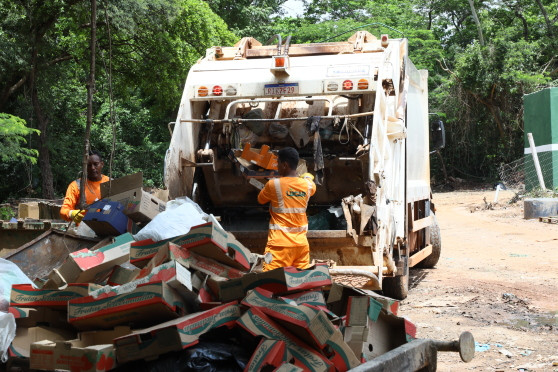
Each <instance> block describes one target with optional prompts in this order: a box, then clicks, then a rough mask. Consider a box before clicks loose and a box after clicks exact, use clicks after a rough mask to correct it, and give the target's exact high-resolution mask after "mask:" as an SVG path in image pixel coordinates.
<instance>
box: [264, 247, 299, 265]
mask: <svg viewBox="0 0 558 372" xmlns="http://www.w3.org/2000/svg"><path fill="white" fill-rule="evenodd" d="M267 252H269V253H271V256H272V257H273V260H272V261H271V263H269V264H266V263H265V262H264V264H263V271H269V270H273V269H277V268H280V267H287V266H294V267H296V268H299V269H306V268H308V266H310V246H309V245H305V246H299V247H274V246H270V245H267V246H266V247H265V253H267Z"/></svg>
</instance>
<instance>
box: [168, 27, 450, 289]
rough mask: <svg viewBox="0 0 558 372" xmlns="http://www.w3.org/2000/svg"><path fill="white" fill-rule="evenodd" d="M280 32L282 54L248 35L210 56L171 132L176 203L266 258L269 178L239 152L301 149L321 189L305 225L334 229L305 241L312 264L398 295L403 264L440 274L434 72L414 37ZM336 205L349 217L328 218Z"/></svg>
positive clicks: (189, 83) (191, 82) (195, 72)
mask: <svg viewBox="0 0 558 372" xmlns="http://www.w3.org/2000/svg"><path fill="white" fill-rule="evenodd" d="M276 36H277V39H278V43H277V45H267V46H265V45H262V44H261V43H259V42H258V41H257V40H255V39H253V38H243V39H242V40H240V41H239V42H238V43H237V44H236V45H235V46H234V47H213V48H210V49H208V50H207V54H206V56H205V57H204V58H202V59H200V60H199V61H198V62H197V63H196V64H194V66H192V68H191V70H190V72H189V74H188V77H187V80H186V85H185V87H184V92H183V96H182V100H181V102H180V107H179V111H178V116H177V119H176V121H175V122H174V123H169V129H170V131H171V134H172V139H171V142H170V146H169V149H168V150H167V154H166V158H165V184H166V186H167V187H168V189H169V193H170V197H171V198H175V197H179V196H189V197H191V198H193V199H194V200H195V201H196V202H198V204H200V205H201V206H202V208H204V209H205V210H206V211H208V212H211V213H213V214H214V215H216V216H220V218H221V223H222V224H223V226H224V228H225V229H227V230H229V231H231V232H233V233H234V234H235V236H236V237H237V238H238V239H239V240H240V241H241V242H242V243H243V244H245V245H246V246H247V247H248V248H250V249H251V250H252V251H254V252H257V253H262V252H263V249H264V247H265V245H266V237H267V229H268V219H269V215H268V212H267V209H266V208H263V207H261V206H259V205H258V204H257V194H258V191H259V190H258V189H257V188H256V187H254V184H257V183H255V182H254V181H253V180H252V179H253V178H256V179H260V180H261V179H262V178H266V177H268V178H269V177H273V172H271V173H270V171H263V170H261V169H259V170H258V169H256V168H254V167H252V166H250V163H248V164H246V163H243V162H242V160H241V159H239V154H240V152H241V151H242V148H243V146H245V145H246V144H250V145H251V147H252V148H258V147H261V146H264V145H268V146H270V147H271V150H272V151H273V150H278V149H280V148H282V147H285V146H293V147H295V148H297V149H298V151H299V153H300V155H301V159H303V160H304V162H305V165H306V168H307V169H308V170H309V171H310V172H312V173H313V174H315V175H316V180H317V183H318V188H317V192H316V194H315V195H314V196H313V197H312V198H311V199H310V205H309V207H308V210H307V213H308V215H309V218H310V220H312V221H313V220H314V219H318V220H319V218H321V217H324V216H325V218H326V219H327V220H328V224H329V225H327V226H325V228H323V227H322V229H320V230H310V231H309V232H308V240H309V243H310V254H311V258H312V259H316V260H321V261H327V262H329V263H330V272H331V274H332V276H333V278H334V280H336V281H338V282H342V283H347V284H351V285H353V286H355V287H360V288H367V289H372V290H380V289H382V290H383V291H384V293H386V294H387V295H389V296H391V297H394V298H398V299H403V298H405V297H406V296H407V290H408V273H409V267H412V266H416V265H422V266H423V267H433V266H434V265H435V264H436V263H437V261H438V258H439V256H440V249H441V244H440V233H439V228H438V225H437V223H436V219H435V216H434V211H435V208H434V205H433V203H432V196H431V190H430V161H429V151H430V149H429V122H428V120H429V119H428V86H427V78H428V73H427V71H425V70H420V71H419V70H417V69H416V68H415V66H414V65H413V63H412V62H411V60H410V59H409V57H408V53H407V46H408V44H407V40H406V39H389V38H388V37H387V35H382V36H381V38H380V39H378V38H376V37H375V36H373V35H371V34H370V33H368V32H366V31H359V32H357V33H355V34H354V35H353V36H352V37H351V38H349V39H348V41H346V42H332V43H317V44H293V45H290V37H289V38H287V40H286V42H285V43H283V42H282V41H281V37H280V36H278V35H276ZM258 109H260V110H261V111H259V110H258ZM255 113H258V115H254V114H255ZM332 206H333V207H336V209H335V210H334V212H335V211H336V212H337V213H338V214H340V215H341V216H342V217H341V221H340V220H339V219H337V220H334V221H333V222H331V221H329V219H330V217H331V216H330V215H329V214H328V212H327V210H328V209H329V208H331V207H332ZM320 216H321V217H320ZM343 219H344V221H343Z"/></svg>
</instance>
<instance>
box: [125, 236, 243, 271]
mask: <svg viewBox="0 0 558 372" xmlns="http://www.w3.org/2000/svg"><path fill="white" fill-rule="evenodd" d="M182 240H183V239H180V240H179V241H178V242H180V241H182ZM155 244H157V249H156V250H155V249H153V248H151V247H152V246H153V245H151V244H149V246H150V248H147V249H141V248H139V249H138V246H134V244H133V243H132V247H131V253H130V254H131V255H132V254H134V255H135V257H137V258H139V257H138V256H140V255H142V254H143V253H148V254H147V255H146V256H145V257H144V258H142V259H141V260H142V262H143V261H145V258H149V261H147V262H149V263H150V264H151V261H153V260H155V262H157V263H163V262H166V261H169V260H172V259H174V260H177V261H178V262H180V263H181V264H182V265H183V266H184V267H186V268H192V269H195V270H198V271H201V272H202V273H204V274H207V275H211V276H220V277H225V278H233V279H235V278H241V277H242V276H243V275H244V274H245V273H244V272H242V271H240V270H238V269H235V268H232V267H230V266H227V265H225V264H222V263H220V262H217V261H215V260H212V259H211V258H207V257H204V256H202V255H199V254H197V253H194V252H192V251H191V250H189V249H186V248H182V247H180V246H179V245H177V244H176V243H173V242H171V241H167V242H164V243H162V244H159V243H155ZM140 251H142V252H141V253H140ZM149 251H151V252H149ZM135 262H139V261H137V260H135ZM146 265H147V264H146V263H143V264H142V267H144V266H146Z"/></svg>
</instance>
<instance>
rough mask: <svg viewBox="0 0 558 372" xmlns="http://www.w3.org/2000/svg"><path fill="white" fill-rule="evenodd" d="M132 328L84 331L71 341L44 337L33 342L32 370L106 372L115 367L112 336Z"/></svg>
mask: <svg viewBox="0 0 558 372" xmlns="http://www.w3.org/2000/svg"><path fill="white" fill-rule="evenodd" d="M130 333H131V330H130V328H129V327H116V328H115V329H113V330H106V331H90V332H82V333H80V334H79V335H78V338H77V339H74V340H69V341H51V340H50V339H45V340H41V341H38V342H34V343H32V344H31V352H30V362H29V366H30V368H31V369H40V370H47V371H54V370H69V371H80V372H104V371H110V370H111V369H114V368H115V367H116V357H115V352H114V346H113V339H115V338H117V337H121V336H124V335H127V334H130Z"/></svg>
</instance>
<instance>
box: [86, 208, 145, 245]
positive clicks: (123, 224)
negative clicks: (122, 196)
mask: <svg viewBox="0 0 558 372" xmlns="http://www.w3.org/2000/svg"><path fill="white" fill-rule="evenodd" d="M123 210H124V207H123V206H122V204H120V203H118V202H113V201H109V200H99V201H96V202H95V203H93V204H91V205H90V206H89V208H88V209H87V213H86V214H85V217H83V220H82V221H83V222H84V223H85V224H86V225H87V226H89V227H90V228H91V230H93V231H95V234H97V235H98V236H117V235H120V234H124V233H126V232H129V233H132V234H135V233H137V232H138V226H137V225H136V224H135V223H134V222H133V221H132V220H131V219H129V218H128V216H126V215H125V214H124V212H123Z"/></svg>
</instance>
